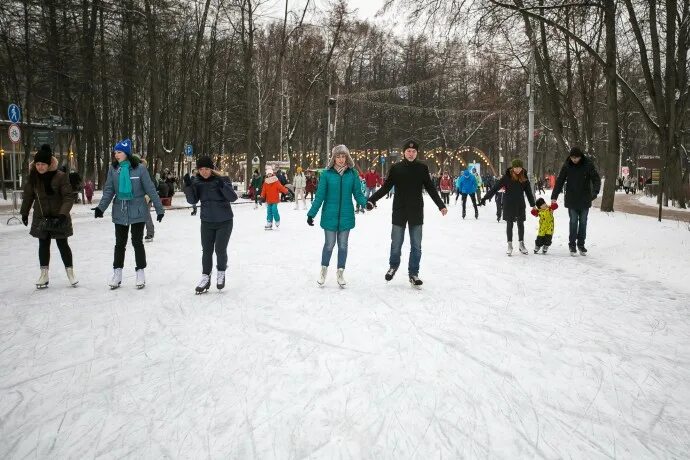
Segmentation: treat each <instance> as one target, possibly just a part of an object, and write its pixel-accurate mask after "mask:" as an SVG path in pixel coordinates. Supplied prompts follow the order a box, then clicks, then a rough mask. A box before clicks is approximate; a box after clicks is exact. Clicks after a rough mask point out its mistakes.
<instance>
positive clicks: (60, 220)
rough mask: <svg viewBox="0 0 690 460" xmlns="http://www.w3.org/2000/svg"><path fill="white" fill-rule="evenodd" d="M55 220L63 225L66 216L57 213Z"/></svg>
mask: <svg viewBox="0 0 690 460" xmlns="http://www.w3.org/2000/svg"><path fill="white" fill-rule="evenodd" d="M55 220H56V221H57V224H58V225H64V224H65V222H67V216H66V215H64V214H58V216H57V217H56V218H55Z"/></svg>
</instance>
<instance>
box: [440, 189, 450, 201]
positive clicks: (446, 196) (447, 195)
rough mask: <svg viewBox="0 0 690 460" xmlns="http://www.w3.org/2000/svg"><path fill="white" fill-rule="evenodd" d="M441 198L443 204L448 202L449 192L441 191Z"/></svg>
mask: <svg viewBox="0 0 690 460" xmlns="http://www.w3.org/2000/svg"><path fill="white" fill-rule="evenodd" d="M441 198H442V199H443V204H450V192H441Z"/></svg>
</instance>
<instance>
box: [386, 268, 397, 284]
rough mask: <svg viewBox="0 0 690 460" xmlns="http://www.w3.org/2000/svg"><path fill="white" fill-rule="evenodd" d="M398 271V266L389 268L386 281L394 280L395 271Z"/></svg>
mask: <svg viewBox="0 0 690 460" xmlns="http://www.w3.org/2000/svg"><path fill="white" fill-rule="evenodd" d="M397 271H398V269H397V268H393V267H391V268H389V269H388V271H387V272H386V281H390V280H392V279H393V277H394V276H395V272H397Z"/></svg>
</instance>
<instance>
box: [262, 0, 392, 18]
mask: <svg viewBox="0 0 690 460" xmlns="http://www.w3.org/2000/svg"><path fill="white" fill-rule="evenodd" d="M311 2H312V5H315V9H316V10H318V11H321V12H324V11H327V10H328V8H329V2H328V1H327V0H311ZM304 4H305V0H290V3H289V8H290V9H291V10H293V11H300V12H301V9H302V8H304ZM383 4H384V0H348V9H349V10H350V11H354V10H355V9H356V10H357V12H356V14H357V17H358V18H359V19H363V20H364V19H367V20H369V21H371V22H375V23H377V24H392V23H394V22H395V21H394V15H393V14H391V13H388V14H386V15H385V16H384V17H380V18H375V17H374V16H375V15H376V13H377V12H378V11H379V10H380V9H381V8H383ZM284 9H285V2H284V0H268V1H267V2H266V3H265V4H263V5H262V6H261V7H260V9H259V14H260V15H261V16H264V17H273V18H275V19H282V17H283V11H284ZM398 19H399V18H398ZM313 20H314V16H313V15H309V16H308V21H309V22H312V21H313Z"/></svg>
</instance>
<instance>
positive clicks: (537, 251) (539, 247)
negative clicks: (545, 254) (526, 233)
mask: <svg viewBox="0 0 690 460" xmlns="http://www.w3.org/2000/svg"><path fill="white" fill-rule="evenodd" d="M540 249H541V246H535V247H534V253H535V254H539V250H540Z"/></svg>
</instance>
